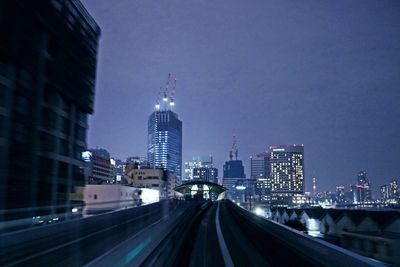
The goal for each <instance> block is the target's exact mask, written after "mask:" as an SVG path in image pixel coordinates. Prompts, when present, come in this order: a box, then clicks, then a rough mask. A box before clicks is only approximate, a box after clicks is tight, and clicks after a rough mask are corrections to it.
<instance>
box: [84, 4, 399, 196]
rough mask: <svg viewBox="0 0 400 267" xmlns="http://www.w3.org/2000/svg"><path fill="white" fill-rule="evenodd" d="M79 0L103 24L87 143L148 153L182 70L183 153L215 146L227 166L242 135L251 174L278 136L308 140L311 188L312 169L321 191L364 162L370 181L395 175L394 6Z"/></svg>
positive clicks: (345, 179)
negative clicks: (167, 89) (150, 134)
mask: <svg viewBox="0 0 400 267" xmlns="http://www.w3.org/2000/svg"><path fill="white" fill-rule="evenodd" d="M83 3H84V4H85V7H86V8H87V9H88V11H89V12H90V13H91V14H92V15H93V17H94V18H95V19H96V21H97V22H98V23H99V25H100V26H101V28H102V31H103V33H104V34H103V35H102V38H101V39H100V49H99V61H98V70H97V76H98V78H99V79H98V81H97V86H96V87H97V88H96V95H95V98H96V101H95V103H96V109H95V113H94V115H93V116H91V118H90V119H89V122H90V127H89V134H88V142H89V147H95V146H100V147H107V148H108V149H109V150H110V151H112V154H113V155H115V156H116V157H118V158H125V157H128V156H130V155H131V154H140V155H145V154H146V142H147V140H146V126H145V125H146V120H147V116H148V114H150V113H151V112H152V110H153V109H154V106H153V105H154V101H155V99H156V97H157V93H158V88H159V86H160V85H162V84H163V81H164V80H165V77H166V75H167V74H168V73H170V72H171V73H174V75H176V76H177V79H178V85H177V91H176V106H175V110H176V111H177V113H178V114H179V115H180V118H181V120H182V121H184V122H185V123H184V125H183V127H184V129H183V132H184V138H183V155H182V158H183V159H184V160H190V159H191V157H193V156H198V155H213V156H214V159H215V165H216V166H218V168H219V169H221V168H222V166H223V164H224V162H225V161H226V160H227V159H228V153H229V148H230V146H231V142H232V136H233V135H235V136H236V137H237V139H238V145H239V149H240V151H239V156H240V157H241V159H242V160H243V161H244V164H245V171H246V174H247V175H249V171H250V164H249V157H250V156H253V155H255V154H257V153H260V152H262V151H264V150H265V149H267V148H268V147H269V146H270V145H273V144H293V143H294V144H304V145H305V154H306V156H305V168H306V170H305V178H306V191H311V190H312V188H311V184H312V180H311V179H312V177H314V176H315V177H317V179H318V188H319V190H321V191H332V190H334V187H335V186H336V185H349V184H351V183H353V182H354V180H355V179H356V178H355V177H356V175H357V173H358V172H359V171H360V170H366V171H367V172H368V175H369V177H370V179H371V182H372V184H373V187H374V191H376V190H377V187H378V186H379V185H381V184H386V183H388V182H389V181H391V180H393V179H398V178H399V174H400V170H399V167H398V164H396V160H395V159H396V151H398V150H399V149H400V147H399V146H400V144H399V143H398V142H397V141H396V140H397V138H396V133H397V132H398V131H399V126H398V124H396V123H391V122H393V121H396V118H398V117H399V116H400V113H399V112H400V110H399V106H398V105H397V104H396V103H397V101H396V99H400V96H399V91H398V90H397V89H396V88H397V85H398V84H399V83H400V81H399V78H398V75H396V73H397V71H396V63H395V62H397V61H398V60H397V59H398V58H399V55H398V53H397V52H396V51H398V49H397V48H396V47H397V46H398V43H397V42H396V40H397V39H396V38H393V36H392V32H393V29H396V28H397V27H399V22H398V19H397V16H396V15H395V14H396V11H395V10H397V8H398V7H397V5H395V4H392V5H391V4H390V3H389V2H384V3H381V4H378V3H377V2H374V1H366V2H365V3H364V4H361V3H358V4H354V5H350V4H345V3H338V4H337V6H335V5H334V4H333V3H325V4H322V3H317V2H313V3H310V9H308V8H305V6H301V5H300V6H299V5H297V4H294V3H280V4H277V5H271V4H270V3H261V2H257V3H254V4H253V5H245V4H241V3H240V2H239V1H236V2H234V3H233V4H232V7H231V9H228V10H225V11H224V5H223V4H221V3H220V4H217V3H214V4H211V3H209V4H206V3H202V4H200V3H197V4H194V3H192V4H193V5H191V4H189V3H186V4H180V5H178V4H176V3H170V4H168V3H167V2H161V3H159V4H158V5H156V4H152V3H142V4H140V5H139V4H137V3H135V4H132V3H129V2H126V1H121V2H119V3H118V4H116V5H111V4H110V3H109V2H107V1H91V0H85V1H83ZM138 8H140V10H142V12H139V13H138V10H139V9H138ZM141 8H142V9H141ZM298 8H300V10H301V12H300V13H296V12H294V10H297V9H298ZM286 9H288V10H292V11H291V12H289V14H286V13H284V12H283V11H284V10H286ZM341 9H343V10H348V12H347V13H345V14H342V13H341V12H340V10H341ZM210 10H213V11H212V12H211V11H210ZM237 10H245V13H242V14H238V13H237ZM261 10H266V11H265V12H266V13H265V14H264V13H262V12H261ZM312 10H321V12H322V13H321V14H324V15H323V16H322V15H321V17H315V16H314V14H313V12H312ZM373 10H379V12H386V13H385V16H380V15H379V14H380V13H379V14H377V13H374V12H375V11H373ZM273 11H275V12H273ZM209 12H211V13H209ZM153 14H158V16H157V19H154V16H153ZM175 14H176V15H175ZM189 14H192V15H193V16H190V15H189ZM219 14H220V15H221V17H218V15H219ZM245 14H254V18H253V19H249V17H248V16H247V15H245ZM115 17H117V18H119V19H117V20H114V19H113V18H115ZM139 18H140V19H139ZM208 18H211V20H210V19H208ZM323 18H324V19H323ZM354 18H356V19H354ZM182 20H183V21H185V22H187V24H185V23H182ZM293 20H298V21H300V22H301V23H298V24H296V23H293ZM315 20H316V21H318V22H320V25H319V24H318V23H315ZM214 24H216V25H220V26H219V27H213V26H212V25H214ZM130 25H135V27H131V26H130ZM185 25H186V26H185ZM262 25H270V27H269V28H268V29H265V28H263V27H262ZM346 25H350V26H346ZM385 25H390V27H385ZM232 28H238V29H241V31H246V34H245V36H240V35H237V33H238V32H239V30H238V31H232V30H231V29H232ZM223 29H228V30H227V31H223ZM283 29H284V31H283V32H282V30H283ZM326 29H328V31H327V30H326ZM180 33H182V34H180ZM278 33H281V34H278ZM374 36H375V37H374ZM207 38H210V39H212V40H213V41H214V42H213V45H211V43H207V42H205V41H204V40H205V39H207ZM220 38H221V39H220ZM376 38H377V39H376ZM310 39H311V40H315V41H312V42H309V41H308V40H310ZM378 39H379V40H380V41H379V42H378V41H377V40H378ZM220 40H221V41H220ZM222 40H226V41H228V42H229V45H228V44H227V43H225V41H222ZM234 40H238V41H237V42H235V41H234ZM161 43H162V44H163V46H160V44H161ZM278 44H279V45H278ZM292 44H293V45H294V44H295V45H297V47H298V49H295V48H294V47H292ZM381 48H382V49H381ZM383 48H385V49H383ZM140 51H141V52H140ZM160 51H162V53H161V52H160ZM378 51H380V52H378ZM350 52H351V53H350ZM144 53H145V54H146V55H147V57H143V56H142V55H143V54H144ZM160 53H161V54H160ZM198 53H200V55H201V56H200V57H193V58H192V57H190V55H198ZM380 53H382V54H380ZM316 55H321V56H316ZM215 62H218V63H215ZM306 63H307V64H306ZM140 66H148V67H146V68H140ZM149 66H151V68H150V67H149ZM303 66H304V67H303ZM342 66H346V67H345V68H343V67H342ZM321 69H324V71H323V72H322V71H321ZM380 81H381V82H380ZM135 99H140V101H136V100H135ZM109 107H112V108H109ZM129 120H133V121H134V123H133V125H132V126H131V127H127V124H126V121H129ZM198 129H207V131H201V130H200V131H199V130H198ZM110 131H111V132H112V133H113V135H110V134H109V132H110ZM119 140H123V142H122V141H119ZM372 151H373V152H376V153H380V154H385V155H388V156H385V157H384V158H380V157H374V153H373V152H372Z"/></svg>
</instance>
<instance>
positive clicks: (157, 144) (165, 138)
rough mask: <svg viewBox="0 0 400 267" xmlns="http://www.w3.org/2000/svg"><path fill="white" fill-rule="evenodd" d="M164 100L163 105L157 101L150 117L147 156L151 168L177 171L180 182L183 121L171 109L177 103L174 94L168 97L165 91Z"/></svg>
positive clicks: (178, 181)
mask: <svg viewBox="0 0 400 267" xmlns="http://www.w3.org/2000/svg"><path fill="white" fill-rule="evenodd" d="M169 78H170V77H169ZM167 84H168V83H167ZM162 101H163V105H162V106H161V105H160V104H159V102H157V104H156V110H155V111H154V112H153V113H152V114H151V115H150V117H149V121H148V139H147V140H148V143H147V158H148V161H149V165H150V167H151V168H163V169H165V170H168V171H169V172H173V173H175V174H176V177H177V181H176V182H177V183H178V184H179V183H180V181H181V170H182V121H181V120H179V118H178V114H176V113H175V112H173V111H172V110H171V108H172V107H173V106H174V105H175V104H174V102H173V98H172V96H171V97H170V98H168V96H167V93H166V92H164V98H163V99H162Z"/></svg>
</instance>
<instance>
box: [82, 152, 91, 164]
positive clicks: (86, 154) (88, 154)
mask: <svg viewBox="0 0 400 267" xmlns="http://www.w3.org/2000/svg"><path fill="white" fill-rule="evenodd" d="M82 160H83V161H84V162H91V161H92V152H90V151H84V152H82Z"/></svg>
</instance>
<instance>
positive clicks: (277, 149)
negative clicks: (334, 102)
mask: <svg viewBox="0 0 400 267" xmlns="http://www.w3.org/2000/svg"><path fill="white" fill-rule="evenodd" d="M272 151H285V149H284V148H274V149H272Z"/></svg>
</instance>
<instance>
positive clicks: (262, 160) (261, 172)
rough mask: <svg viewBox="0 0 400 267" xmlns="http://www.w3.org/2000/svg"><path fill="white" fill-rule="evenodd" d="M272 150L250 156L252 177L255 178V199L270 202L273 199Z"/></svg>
mask: <svg viewBox="0 0 400 267" xmlns="http://www.w3.org/2000/svg"><path fill="white" fill-rule="evenodd" d="M269 158H270V151H265V152H262V153H259V154H257V155H256V156H254V157H250V168H251V178H252V179H255V181H256V182H255V183H256V185H255V201H256V202H260V203H266V204H267V203H269V202H270V200H271V175H270V162H269Z"/></svg>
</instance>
